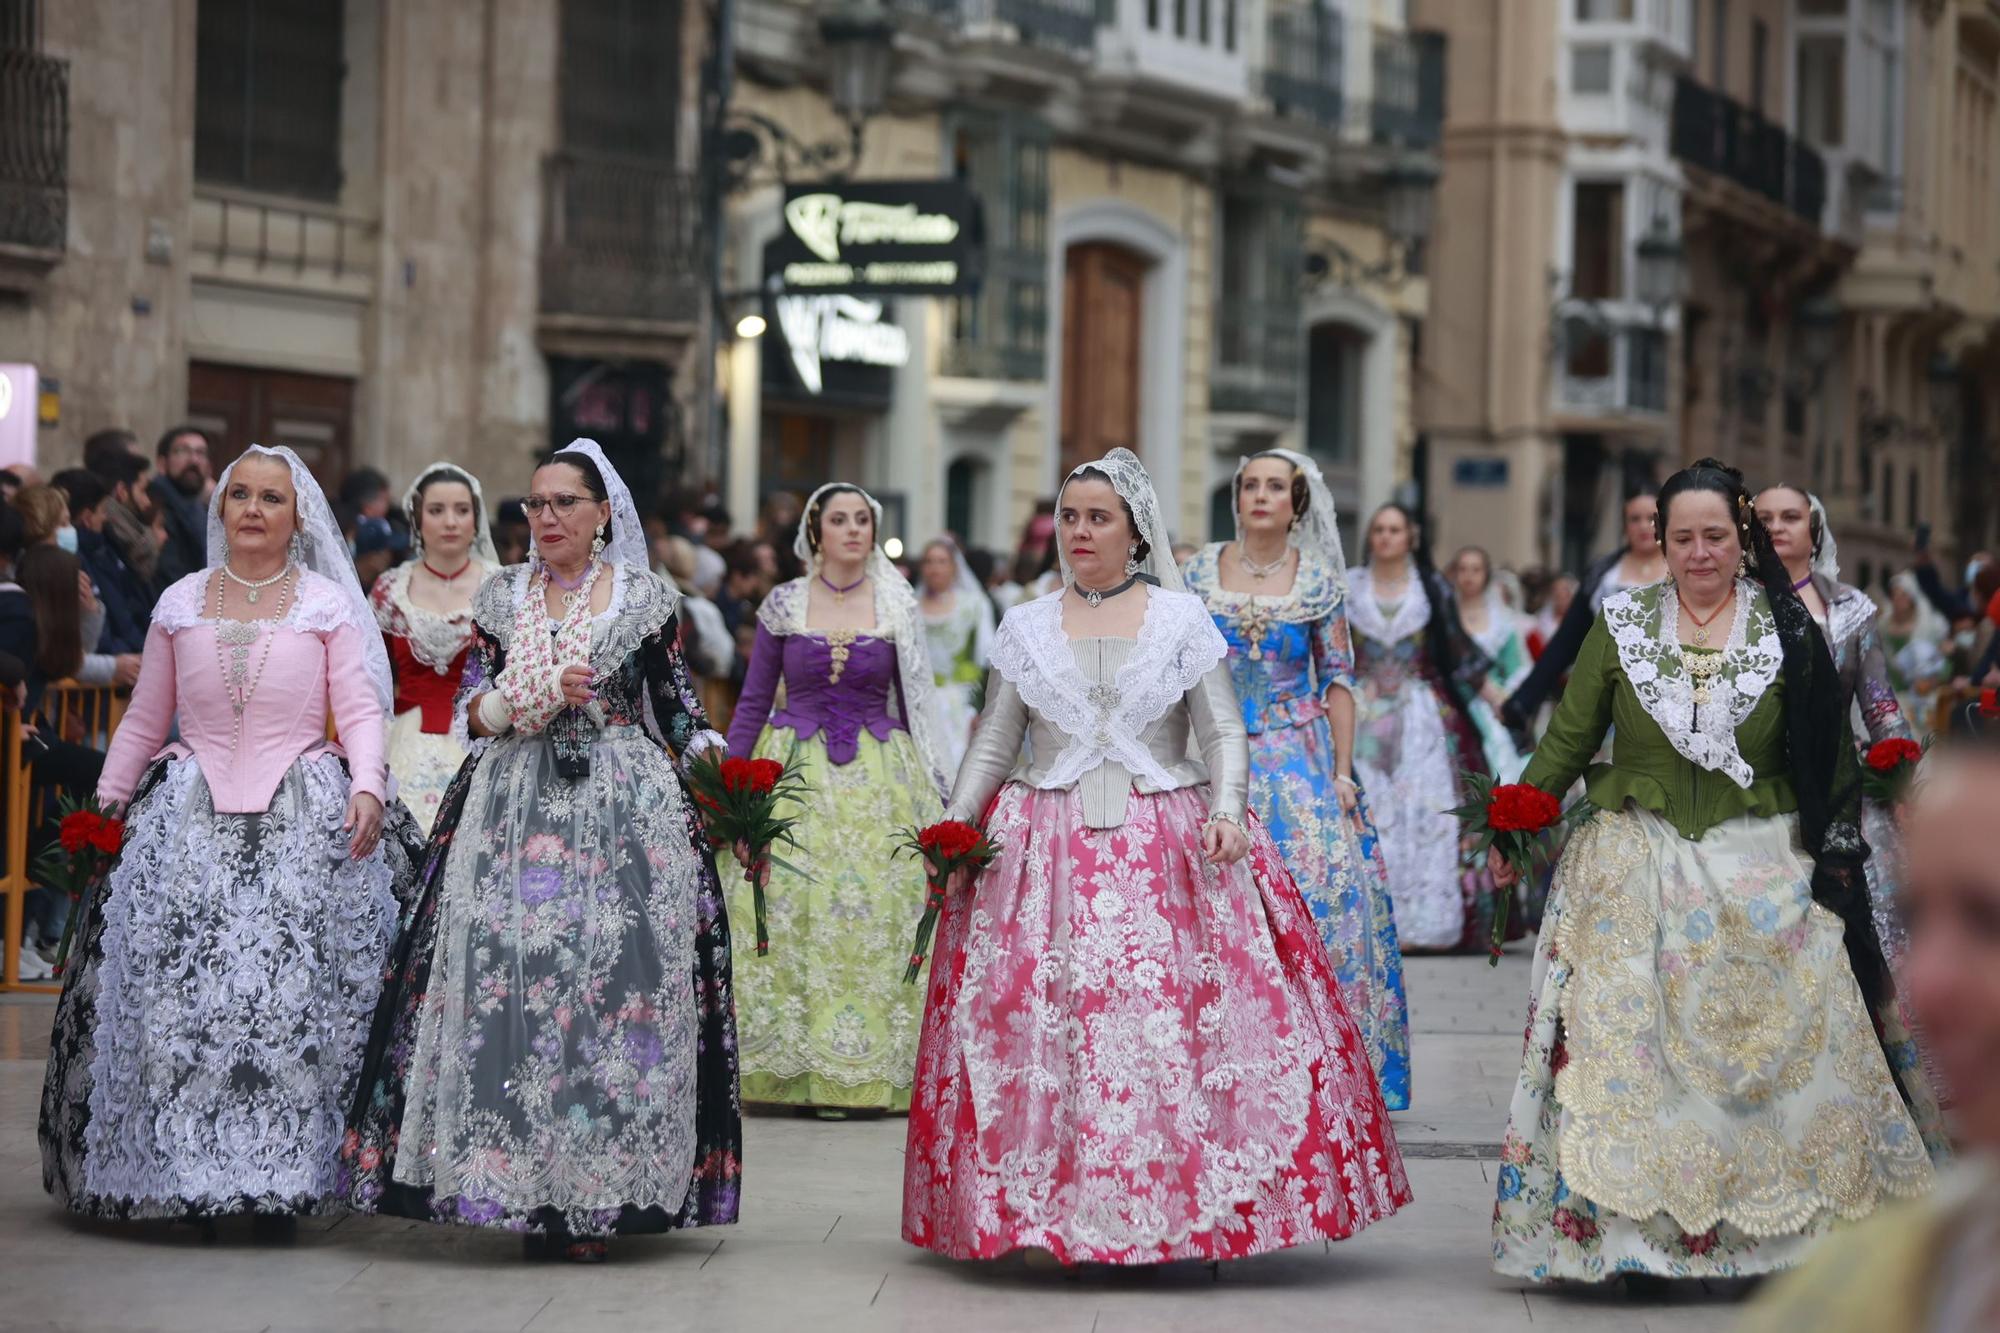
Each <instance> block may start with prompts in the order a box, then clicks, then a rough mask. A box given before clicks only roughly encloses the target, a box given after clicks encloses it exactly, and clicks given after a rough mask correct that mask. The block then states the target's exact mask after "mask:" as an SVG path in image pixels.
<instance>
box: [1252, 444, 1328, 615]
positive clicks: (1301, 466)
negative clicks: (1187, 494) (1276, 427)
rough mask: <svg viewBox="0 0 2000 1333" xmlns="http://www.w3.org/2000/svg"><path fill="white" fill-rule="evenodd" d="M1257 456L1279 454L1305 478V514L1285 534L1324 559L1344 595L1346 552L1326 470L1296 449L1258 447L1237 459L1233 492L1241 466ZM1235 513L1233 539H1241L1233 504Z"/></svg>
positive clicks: (1267, 456)
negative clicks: (1321, 469)
mask: <svg viewBox="0 0 2000 1333" xmlns="http://www.w3.org/2000/svg"><path fill="white" fill-rule="evenodd" d="M1259 458H1282V459H1284V460H1285V461H1286V462H1287V463H1290V464H1291V465H1292V466H1293V467H1294V468H1296V469H1297V470H1298V471H1299V472H1300V473H1302V474H1303V475H1304V477H1305V479H1306V496H1307V498H1308V503H1307V505H1306V512H1305V517H1304V518H1301V519H1300V520H1299V521H1298V522H1296V523H1294V524H1293V525H1292V530H1291V533H1290V534H1289V535H1288V537H1287V538H1286V540H1287V541H1289V542H1290V543H1291V544H1292V545H1293V546H1295V547H1297V548H1298V549H1299V550H1301V551H1310V552H1312V553H1313V554H1314V555H1317V556H1318V557H1319V558H1320V559H1322V560H1324V561H1325V562H1326V564H1327V567H1328V568H1329V569H1331V570H1333V573H1334V577H1335V578H1336V579H1338V580H1339V584H1340V594H1341V596H1342V597H1343V598H1344V597H1346V596H1347V552H1346V550H1345V549H1344V548H1343V547H1342V546H1341V544H1340V522H1339V518H1340V515H1339V514H1338V512H1337V511H1336V510H1335V509H1334V506H1333V492H1332V491H1331V490H1329V489H1328V488H1327V484H1326V474H1325V473H1323V472H1321V471H1320V470H1319V464H1318V463H1315V462H1314V461H1313V460H1312V459H1310V458H1308V457H1307V456H1306V455H1304V454H1302V453H1300V452H1298V451H1297V450H1296V449H1260V450H1258V451H1257V452H1256V453H1254V454H1245V455H1243V457H1242V458H1239V459H1238V460H1236V475H1235V476H1234V477H1232V478H1231V479H1230V483H1229V490H1230V494H1231V495H1232V496H1234V495H1235V493H1236V488H1237V487H1238V486H1239V485H1241V484H1242V482H1243V469H1244V468H1246V467H1249V466H1250V464H1251V463H1253V462H1255V461H1256V460H1257V459H1259ZM1234 512H1235V514H1236V540H1237V543H1238V544H1239V546H1240V544H1241V543H1242V541H1243V510H1242V508H1241V507H1240V506H1237V507H1235V508H1234Z"/></svg>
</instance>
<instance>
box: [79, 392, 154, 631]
mask: <svg viewBox="0 0 2000 1333" xmlns="http://www.w3.org/2000/svg"><path fill="white" fill-rule="evenodd" d="M152 466H153V465H152V463H151V462H149V461H148V460H147V458H146V456H145V455H144V454H142V453H141V452H140V451H139V439H138V437H137V436H135V435H134V434H132V432H131V431H129V430H124V429H122V428H119V429H112V430H101V431H98V432H97V434H95V435H93V436H91V437H90V438H89V439H87V440H85V441H84V442H83V468H84V471H86V472H88V473H90V475H92V476H93V477H96V478H97V479H98V480H99V481H101V482H103V483H104V485H105V487H106V489H108V490H109V491H110V492H111V501H110V503H109V504H108V505H106V506H105V510H104V536H105V537H106V539H108V540H109V541H110V543H111V544H112V545H113V546H115V547H117V548H118V554H119V555H120V556H121V557H122V558H123V559H124V561H125V563H126V565H127V566H129V567H130V568H131V570H132V572H133V573H134V574H135V575H137V576H138V579H139V583H140V585H141V586H142V587H143V588H145V589H146V592H147V602H146V609H147V611H148V612H149V613H150V612H151V610H152V597H151V591H152V584H153V575H154V573H155V571H156V570H157V568H158V566H159V563H160V543H159V539H158V538H157V537H156V536H155V535H154V532H153V500H152V497H151V496H150V495H148V494H147V493H146V473H147V472H149V471H151V470H152Z"/></svg>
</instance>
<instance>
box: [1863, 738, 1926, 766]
mask: <svg viewBox="0 0 2000 1333" xmlns="http://www.w3.org/2000/svg"><path fill="white" fill-rule="evenodd" d="M1923 757H1924V750H1923V747H1922V746H1920V745H1918V744H1917V743H1916V742H1915V741H1906V740H1904V739H1902V738H1901V737H1899V736H1892V737H1890V738H1889V739H1888V740H1885V741H1876V742H1875V743H1874V744H1873V745H1871V746H1869V747H1868V767H1870V768H1872V769H1874V770H1875V771H1876V772H1877V773H1893V772H1894V771H1895V770H1896V769H1898V768H1900V767H1901V766H1902V765H1904V764H1914V763H1916V762H1917V761H1918V760H1919V759H1922V758H1923Z"/></svg>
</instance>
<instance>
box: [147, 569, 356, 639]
mask: <svg viewBox="0 0 2000 1333" xmlns="http://www.w3.org/2000/svg"><path fill="white" fill-rule="evenodd" d="M214 572H215V571H213V570H210V569H198V570H196V571H195V572H194V573H192V574H189V575H187V576H186V577H184V578H180V579H176V580H175V581H174V583H173V585H172V586H171V587H169V588H168V589H167V590H166V591H165V592H163V593H161V594H160V600H159V604H158V605H156V606H155V607H154V608H153V624H154V625H156V626H158V627H159V628H161V629H163V630H165V631H166V632H167V633H169V634H175V633H178V632H179V631H181V630H184V629H192V628H194V627H195V626H196V625H212V624H214V623H215V617H213V616H210V615H205V614H203V613H204V612H205V611H206V610H207V608H208V606H209V598H210V597H211V596H212V594H211V593H210V591H209V586H208V576H209V575H210V574H212V573H214ZM273 591H274V592H275V589H274V590H273ZM244 623H246V624H251V625H256V626H259V627H260V628H261V627H262V626H263V625H266V624H281V625H283V626H284V627H285V628H286V629H294V630H297V631H299V632H300V633H301V634H324V633H328V632H330V631H333V630H337V629H339V628H340V627H341V626H342V625H353V626H355V627H356V628H357V629H365V630H368V631H369V632H371V633H372V632H374V629H375V622H374V620H373V619H371V618H367V617H364V616H361V615H358V614H357V613H356V611H355V607H354V604H353V603H352V602H351V601H349V600H348V598H347V596H346V595H345V594H344V593H343V592H342V591H341V590H340V588H339V587H337V586H336V585H335V584H334V582H333V580H331V579H328V578H325V577H323V576H321V575H319V574H315V573H313V572H312V571H311V570H310V569H301V570H300V571H299V581H298V586H297V587H295V588H294V589H293V590H292V601H291V605H289V606H288V607H286V608H285V614H284V616H283V618H282V619H279V620H272V621H260V620H252V621H246V622H244Z"/></svg>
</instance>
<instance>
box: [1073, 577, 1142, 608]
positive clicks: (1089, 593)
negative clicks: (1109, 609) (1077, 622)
mask: <svg viewBox="0 0 2000 1333" xmlns="http://www.w3.org/2000/svg"><path fill="white" fill-rule="evenodd" d="M1138 581H1139V576H1138V575H1137V574H1134V575H1133V576H1132V577H1131V578H1128V579H1126V580H1125V581H1124V582H1123V583H1121V584H1119V585H1118V586H1117V587H1115V588H1106V589H1105V590H1104V591H1103V592H1099V591H1098V590H1097V589H1095V588H1086V587H1084V586H1083V585H1082V584H1081V583H1078V582H1076V581H1075V580H1074V579H1072V580H1071V581H1070V585H1069V586H1070V587H1072V588H1074V589H1076V591H1077V595H1078V596H1079V597H1081V598H1083V600H1084V601H1085V602H1087V603H1088V604H1089V605H1091V606H1094V607H1095V606H1102V605H1104V600H1105V598H1107V597H1116V596H1117V595H1118V594H1119V593H1121V592H1125V591H1127V590H1129V589H1130V588H1131V587H1132V586H1133V585H1134V584H1136V583H1137V582H1138Z"/></svg>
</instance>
